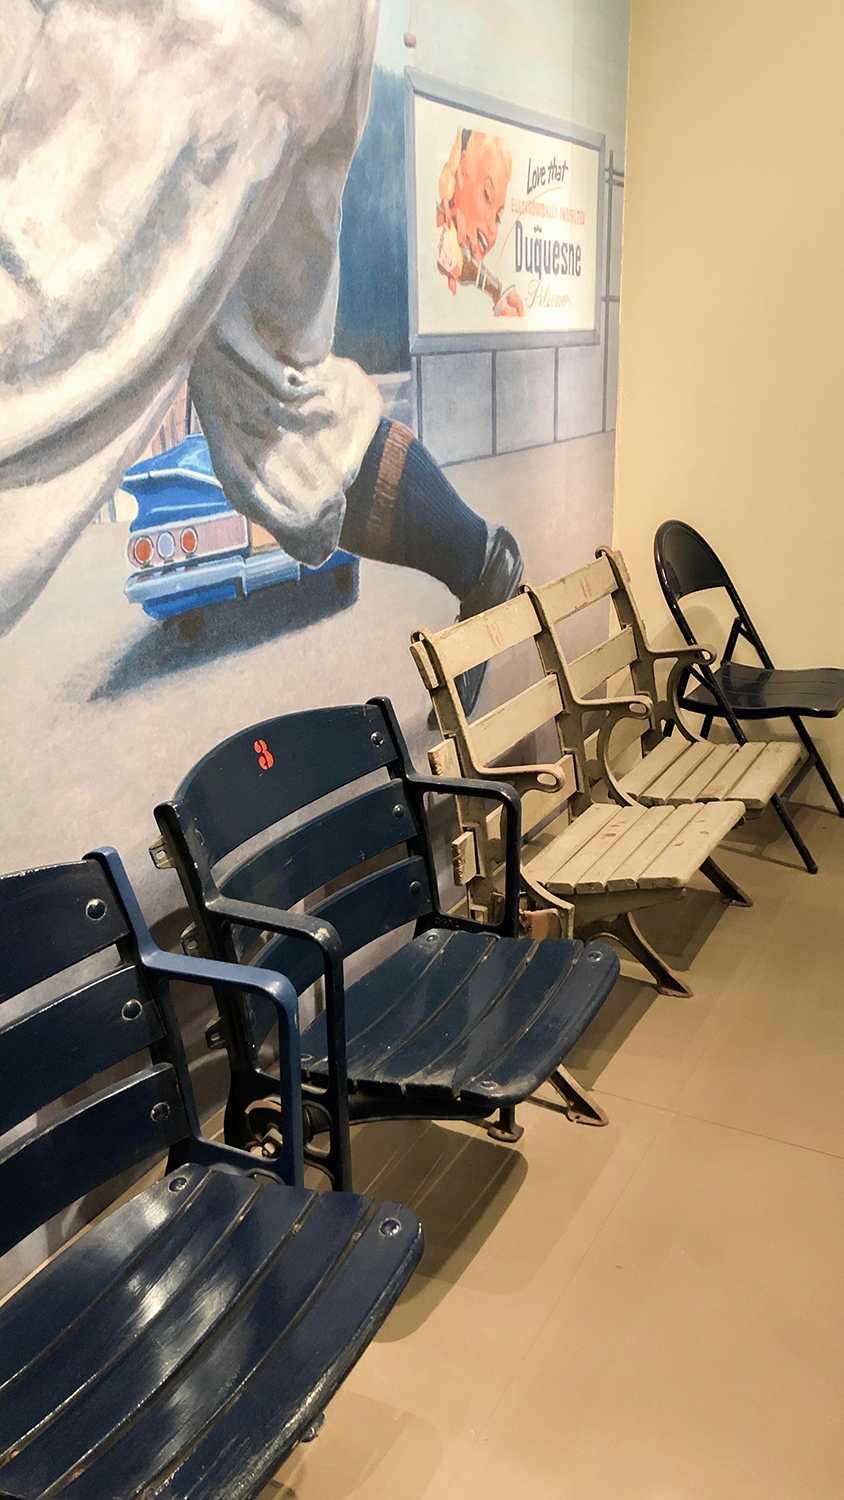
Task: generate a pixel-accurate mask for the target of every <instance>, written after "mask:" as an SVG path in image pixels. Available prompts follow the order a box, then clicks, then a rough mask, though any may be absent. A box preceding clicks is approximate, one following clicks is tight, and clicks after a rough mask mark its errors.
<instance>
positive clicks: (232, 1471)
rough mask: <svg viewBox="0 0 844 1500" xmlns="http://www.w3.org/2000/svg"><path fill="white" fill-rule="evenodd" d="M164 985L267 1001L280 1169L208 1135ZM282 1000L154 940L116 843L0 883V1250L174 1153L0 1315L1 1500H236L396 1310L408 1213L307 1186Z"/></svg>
mask: <svg viewBox="0 0 844 1500" xmlns="http://www.w3.org/2000/svg"><path fill="white" fill-rule="evenodd" d="M109 949H111V950H116V952H114V951H113V955H109V954H108V953H107V950H109ZM97 955H100V957H97ZM110 956H113V959H114V962H111V963H109V958H110ZM83 960H94V961H95V962H94V964H93V968H94V970H95V977H91V974H90V970H91V968H92V964H91V963H89V964H88V965H86V969H87V975H86V976H83V977H82V978H81V979H80V970H79V965H80V964H81V962H82V961H83ZM106 965H108V967H107V969H106V971H105V972H104V968H106ZM72 966H73V968H74V972H72V973H66V972H65V971H68V970H70V969H71V967H72ZM171 979H180V980H188V981H190V982H191V983H197V982H198V983H201V984H213V985H214V987H215V989H216V991H217V993H218V994H223V993H230V991H231V988H232V985H233V984H234V985H236V986H237V990H238V993H248V994H251V995H253V996H260V997H261V999H262V1001H263V1003H264V1004H266V1005H267V1006H268V1007H269V1009H270V1011H271V1013H272V1014H273V1015H274V1017H275V1021H276V1029H277V1033H278V1041H279V1049H280V1056H281V1076H282V1078H283V1084H282V1088H281V1100H282V1102H281V1112H282V1119H283V1135H282V1144H281V1147H280V1150H279V1154H278V1156H277V1158H276V1159H275V1160H274V1161H273V1162H261V1161H258V1160H256V1158H255V1157H254V1156H249V1155H247V1154H246V1153H245V1152H242V1151H237V1150H235V1149H233V1148H232V1147H230V1146H226V1145H221V1144H219V1145H218V1144H215V1143H214V1142H212V1141H210V1140H208V1139H207V1138H206V1137H205V1136H203V1134H202V1132H201V1130H200V1126H199V1122H198V1119H197V1115H196V1108H195V1104H194V1100H193V1094H192V1091H191V1086H190V1080H189V1077H188V1071H187V1066H186V1063H185V1057H184V1052H183V1050H182V1043H181V1040H180V1036H179V1031H178V1027H177V1023H176V1019H175V1015H174V1012H173V1008H172V1004H171V1000H170V993H169V981H170V980H171ZM26 992H29V993H26ZM13 998H14V999H15V1004H14V1005H8V1006H6V1005H3V1004H2V1002H7V1001H10V1000H12V999H13ZM296 1008H297V1002H296V997H295V995H294V993H293V991H292V989H291V987H290V984H289V983H288V981H287V980H286V979H282V978H280V977H279V976H278V975H274V974H267V973H256V972H255V971H254V970H252V969H245V968H241V969H239V970H237V971H236V972H235V973H234V976H233V975H232V972H231V969H230V968H229V967H228V966H227V965H224V964H216V963H205V962H202V961H196V960H191V959H188V958H183V957H182V956H181V955H179V956H178V957H176V956H173V955H171V954H169V953H162V952H161V951H160V950H159V949H158V948H156V947H155V945H154V943H153V942H152V939H151V937H150V935H149V932H148V931H147V929H146V927H145V926H144V923H143V919H142V917H141V915H140V912H139V910H138V907H137V905H136V903H135V900H134V897H133V895H132V891H131V888H130V886H129V883H128V881H127V878H126V875H125V872H124V870H123V867H122V865H121V864H120V861H119V860H118V858H117V856H116V854H115V853H114V851H113V850H98V851H96V852H95V853H94V854H91V855H89V856H88V857H87V858H86V859H84V860H82V861H81V862H79V863H78V864H65V865H56V866H53V867H51V868H46V869H36V870H28V871H26V872H25V873H23V874H18V875H6V876H4V877H2V878H0V1202H2V1205H3V1215H2V1219H0V1254H5V1253H6V1252H7V1251H8V1250H10V1249H11V1248H12V1247H13V1246H15V1245H17V1244H18V1243H19V1242H20V1241H22V1240H23V1239H25V1237H26V1236H27V1235H29V1234H31V1233H32V1231H33V1230H35V1229H37V1228H38V1227H39V1226H41V1225H43V1224H45V1223H47V1221H48V1220H50V1219H52V1218H53V1216H54V1215H55V1214H57V1213H59V1212H60V1211H61V1210H63V1209H65V1208H66V1207H67V1206H68V1205H70V1204H71V1203H74V1202H75V1201H76V1200H78V1199H80V1198H83V1197H84V1196H85V1195H87V1194H89V1193H91V1192H92V1191H93V1190H94V1189H96V1188H98V1187H100V1186H101V1185H103V1184H105V1183H112V1184H114V1183H115V1179H116V1178H117V1177H118V1174H121V1173H124V1172H126V1171H127V1169H129V1168H139V1167H141V1166H142V1164H144V1163H150V1164H152V1163H154V1160H155V1158H156V1157H162V1156H166V1158H167V1160H166V1171H165V1175H164V1176H163V1177H162V1178H161V1179H160V1180H158V1181H156V1182H154V1183H153V1185H152V1186H148V1187H146V1188H143V1189H138V1190H136V1192H135V1194H134V1196H133V1197H131V1198H130V1199H129V1201H127V1202H125V1203H124V1204H123V1205H122V1206H121V1207H119V1208H116V1209H115V1210H114V1211H113V1212H111V1213H110V1214H109V1215H108V1216H107V1217H106V1218H104V1219H103V1220H102V1221H101V1222H100V1223H98V1224H96V1225H95V1226H94V1227H92V1228H87V1229H85V1230H84V1231H83V1233H82V1234H81V1236H80V1237H79V1238H77V1239H75V1240H73V1241H72V1242H71V1243H70V1244H68V1245H67V1246H66V1247H65V1249H63V1250H62V1251H61V1252H60V1253H59V1254H58V1255H57V1256H55V1258H54V1259H52V1260H50V1261H48V1262H47V1263H46V1264H45V1265H43V1266H42V1267H41V1268H40V1269H39V1270H38V1271H37V1272H36V1274H35V1276H34V1277H33V1278H32V1279H30V1280H29V1281H27V1282H24V1283H23V1285H21V1286H20V1287H19V1288H18V1289H17V1291H15V1292H14V1293H13V1294H12V1296H11V1298H10V1299H9V1300H7V1301H6V1302H5V1303H4V1304H3V1306H2V1307H0V1496H2V1497H12V1500H37V1497H46V1496H48V1495H49V1496H51V1497H57V1500H59V1497H60V1500H137V1497H139V1496H141V1495H143V1496H144V1497H146V1500H186V1497H187V1496H190V1497H191V1500H232V1497H233V1496H237V1497H239V1500H251V1497H254V1496H256V1495H257V1494H258V1492H259V1491H260V1490H261V1489H262V1488H263V1486H264V1484H265V1483H266V1482H267V1480H268V1479H269V1478H270V1476H271V1475H272V1473H273V1472H274V1471H275V1469H276V1468H277V1467H278V1465H279V1463H280V1462H281V1460H282V1459H283V1458H284V1456H285V1454H286V1453H288V1452H289V1450H290V1449H291V1448H292V1447H293V1445H294V1444H295V1443H296V1442H297V1441H299V1440H306V1439H308V1438H309V1437H310V1436H312V1435H313V1433H314V1430H315V1428H316V1426H317V1425H318V1424H319V1421H320V1414H321V1412H322V1410H323V1408H324V1406H325V1405H326V1403H327V1401H328V1400H329V1399H330V1397H331V1396H332V1395H333V1394H334V1391H335V1390H336V1389H337V1387H338V1385H339V1384H340V1382H341V1381H342V1380H343V1379H344V1378H345V1376H346V1375H347V1374H348V1372H349V1370H350V1369H351V1367H352V1365H353V1364H354V1363H355V1361H356V1360H357V1358H358V1357H359V1355H360V1354H361V1353H362V1352H363V1350H364V1349H365V1347H366V1345H367V1344H368V1343H369V1341H370V1340H371V1338H372V1337H373V1335H374V1333H375V1332H376V1331H377V1329H378V1328H379V1327H380V1325H381V1323H382V1322H383V1320H384V1318H385V1317H386V1315H387V1313H388V1312H389V1310H390V1308H391V1307H392V1305H393V1303H394V1302H395V1301H396V1298H397V1297H398V1295H399V1293H400V1291H401V1289H402V1287H403V1286H404V1285H405V1283H406V1282H407V1280H408V1278H409V1277H410V1275H411V1273H412V1270H413V1267H414V1266H415V1264H416V1262H417V1261H418V1259H419V1256H420V1254H421V1249H422V1232H421V1228H420V1225H419V1222H418V1220H417V1219H416V1217H415V1216H414V1215H413V1214H412V1213H410V1212H409V1211H408V1210H407V1209H405V1208H401V1207H399V1206H397V1205H395V1204H392V1203H382V1204H375V1203H373V1202H372V1201H371V1200H370V1199H368V1198H358V1197H353V1196H351V1195H350V1194H334V1193H323V1194H321V1195H317V1194H314V1193H311V1192H306V1191H305V1190H304V1188H303V1187H302V1186H301V1182H302V1159H301V1105H300V1098H299V1049H298V1032H297V1024H296ZM4 1011H5V1012H6V1015H5V1016H4V1014H3V1012H4ZM7 1017H8V1018H7ZM115 1068H118V1069H119V1072H118V1077H119V1081H117V1082H114V1081H105V1082H104V1079H103V1075H104V1074H107V1076H109V1077H110V1078H112V1079H113V1078H114V1076H115V1074H114V1072H113V1071H112V1072H110V1073H107V1070H114V1069H115ZM71 1090H73V1091H75V1098H76V1100H77V1102H73V1103H70V1102H68V1101H67V1099H66V1098H65V1096H66V1095H68V1094H69V1093H70V1091H71ZM83 1090H84V1093H83V1096H82V1097H81V1098H80V1097H79V1095H80V1091H83ZM42 1110H45V1111H46V1113H45V1114H43V1115H42V1114H41V1111H42ZM285 1179H286V1180H285ZM117 1186H118V1187H119V1184H118V1185H117ZM115 1190H116V1189H115Z"/></svg>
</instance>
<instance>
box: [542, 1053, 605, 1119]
mask: <svg viewBox="0 0 844 1500" xmlns="http://www.w3.org/2000/svg"><path fill="white" fill-rule="evenodd" d="M548 1082H549V1083H550V1084H551V1085H552V1087H553V1088H555V1089H556V1090H557V1093H558V1094H559V1095H560V1097H561V1098H562V1100H563V1106H564V1109H563V1112H564V1114H565V1116H566V1119H568V1120H572V1121H573V1122H574V1124H575V1125H608V1124H609V1118H608V1116H607V1115H606V1114H605V1113H604V1111H603V1110H602V1109H601V1106H600V1104H596V1103H595V1100H594V1099H593V1098H592V1095H591V1094H590V1093H589V1092H588V1090H586V1089H583V1088H581V1087H580V1084H579V1083H578V1082H577V1080H576V1079H575V1078H572V1076H571V1073H569V1072H567V1071H566V1069H565V1068H564V1067H563V1066H562V1064H561V1065H560V1067H559V1068H555V1069H554V1072H553V1073H551V1075H550V1076H549V1079H548Z"/></svg>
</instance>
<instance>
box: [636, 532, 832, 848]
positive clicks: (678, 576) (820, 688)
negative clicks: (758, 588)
mask: <svg viewBox="0 0 844 1500" xmlns="http://www.w3.org/2000/svg"><path fill="white" fill-rule="evenodd" d="M654 557H655V561H656V571H657V574H658V576H659V581H660V585H661V587H662V592H663V594H664V595H665V599H666V603H667V604H668V607H669V609H670V610H671V613H672V615H673V616H674V619H675V620H676V621H677V624H678V625H679V627H680V630H681V631H682V633H683V637H684V639H685V640H686V641H688V643H689V644H690V645H693V644H694V643H695V637H694V631H693V630H692V628H691V625H690V624H689V621H688V619H687V618H686V615H685V614H684V612H683V610H682V609H681V608H680V600H681V599H683V598H685V597H686V596H687V595H689V594H696V593H700V592H701V591H702V590H704V589H721V588H722V589H725V590H726V592H727V594H728V596H729V599H730V602H731V604H732V606H733V608H734V609H735V612H736V617H735V619H734V621H733V623H732V626H731V627H730V633H729V635H728V637H727V643H726V646H725V647H724V652H723V655H722V657H721V663H720V666H719V667H718V668H717V669H716V670H714V671H713V669H712V668H711V667H708V666H705V665H704V664H703V663H700V664H697V665H695V666H693V667H692V668H691V669H690V672H689V675H688V676H687V677H686V679H685V681H684V683H683V685H682V689H681V692H680V695H679V701H680V706H681V707H682V708H684V709H687V710H688V711H689V712H691V713H695V714H701V715H702V716H703V724H702V728H701V734H702V736H703V738H704V739H706V738H708V735H709V732H710V730H711V728H712V723H713V720H714V719H716V718H723V719H725V720H726V722H727V723H728V724H729V727H730V729H731V730H732V732H733V734H734V735H735V737H736V739H737V740H738V741H739V743H740V744H746V743H747V736H746V735H745V733H744V731H743V729H742V727H741V722H740V721H741V720H742V719H790V720H791V722H792V724H793V725H794V728H795V730H796V731H797V734H798V736H799V738H800V741H801V743H802V745H803V747H804V749H805V751H806V757H807V758H806V760H805V761H804V762H803V764H802V765H801V767H800V769H799V771H798V773H797V776H796V777H795V778H794V780H793V781H792V783H791V785H790V787H789V788H787V789H786V792H785V794H784V795H786V796H787V795H789V794H790V793H791V792H793V791H794V790H795V788H796V787H797V785H798V784H799V782H800V781H802V779H803V777H804V776H806V775H808V773H809V771H811V769H812V767H814V768H815V770H816V771H817V773H818V775H819V776H820V778H821V781H822V782H823V784H824V786H825V787H826V789H827V791H828V792H829V795H830V797H831V798H832V801H833V803H834V805H835V810H836V812H837V813H838V814H839V817H842V818H844V798H842V795H841V793H840V791H839V790H838V787H837V786H836V784H835V782H834V781H833V779H832V776H831V775H830V773H829V769H828V767H827V766H826V764H825V763H824V760H823V758H822V756H821V753H820V751H819V750H818V747H817V745H816V744H815V741H814V740H813V739H812V736H811V735H810V733H809V731H808V729H807V728H806V726H805V724H804V723H803V720H804V718H815V719H834V718H835V717H836V715H837V714H839V713H840V712H841V710H842V708H844V669H842V668H840V667H815V668H808V669H803V670H799V671H790V670H783V669H782V668H777V667H775V666H774V663H773V661H772V660H771V657H770V656H769V654H768V651H767V650H766V648H765V645H764V643H763V641H762V638H761V636H760V635H759V632H758V630H757V629H756V627H755V625H754V624H753V621H752V620H751V618H750V615H749V614H748V612H747V609H746V608H745V605H744V603H743V602H742V599H741V597H740V595H739V593H738V590H737V588H736V586H735V584H734V583H733V581H732V579H731V578H730V576H729V574H728V572H727V570H726V568H725V567H724V564H723V563H722V562H721V560H720V558H719V557H718V556H717V554H716V553H715V552H714V551H713V549H712V548H711V547H710V545H709V543H708V542H707V541H705V540H704V538H703V537H702V536H701V535H700V533H699V532H697V531H695V530H694V528H693V527H692V526H689V525H688V524H687V523H686V522H685V521H663V523H662V525H661V526H660V527H659V529H658V531H657V533H656V537H655V539H654ZM740 639H744V640H745V641H747V643H748V644H749V645H750V646H751V647H752V648H753V650H754V651H755V652H756V655H757V656H758V658H759V662H760V665H759V666H758V667H757V666H752V665H746V664H745V663H743V662H736V661H733V652H734V651H735V649H736V647H737V645H738V643H739V640H740ZM689 676H690V677H691V678H692V679H694V680H695V681H696V683H697V686H696V687H695V688H694V689H693V690H692V691H691V692H687V691H686V688H687V686H688V681H689ZM771 801H772V803H773V806H774V807H775V808H776V810H777V813H778V814H779V817H780V819H781V821H782V823H783V825H784V827H785V829H786V831H787V833H788V834H789V837H790V838H791V840H792V842H793V843H794V845H795V847H796V848H797V850H798V851H799V853H800V856H801V858H802V860H803V863H804V864H805V866H806V868H807V870H809V871H810V873H811V874H813V875H814V874H816V873H817V868H818V867H817V864H816V863H815V861H814V859H813V858H812V855H811V854H810V852H809V850H808V849H807V847H806V844H805V843H804V841H803V839H802V838H801V837H800V834H799V833H798V831H797V829H796V828H795V826H794V822H793V820H792V818H791V815H790V813H789V812H788V810H787V809H786V807H785V806H784V802H783V798H781V797H772V799H771Z"/></svg>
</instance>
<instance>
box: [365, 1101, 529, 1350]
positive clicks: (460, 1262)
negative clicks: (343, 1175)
mask: <svg viewBox="0 0 844 1500" xmlns="http://www.w3.org/2000/svg"><path fill="white" fill-rule="evenodd" d="M475 1131H477V1133H474V1132H475ZM352 1149H353V1161H354V1179H355V1189H356V1191H357V1192H365V1193H371V1194H372V1195H373V1196H374V1197H375V1198H381V1199H388V1200H392V1201H393V1202H399V1203H405V1204H407V1205H408V1207H410V1208H412V1209H413V1210H414V1211H415V1212H416V1213H417V1214H418V1215H419V1217H420V1219H421V1220H422V1224H423V1227H424V1230H425V1253H424V1256H423V1259H422V1263H421V1265H420V1268H419V1271H418V1272H417V1274H416V1276H415V1277H414V1278H413V1280H412V1281H411V1283H410V1286H409V1287H408V1289H407V1291H406V1292H405V1294H404V1296H403V1298H402V1302H401V1310H400V1312H398V1313H394V1314H393V1317H392V1318H391V1320H390V1323H389V1324H388V1325H387V1328H386V1330H383V1331H382V1333H381V1335H380V1337H381V1338H387V1339H391V1338H392V1339H398V1338H404V1337H405V1336H406V1335H407V1334H408V1333H409V1332H411V1331H412V1329H413V1328H415V1327H418V1326H419V1325H420V1324H421V1323H423V1322H424V1321H425V1319H426V1318H427V1316H428V1314H429V1313H430V1312H431V1310H432V1307H434V1306H436V1304H437V1303H438V1302H439V1301H441V1299H442V1297H443V1296H444V1295H445V1293H446V1291H447V1290H448V1288H449V1286H452V1285H453V1284H454V1283H455V1282H457V1281H458V1280H459V1279H460V1277H461V1276H462V1275H463V1274H464V1272H465V1271H466V1268H467V1266H468V1265H469V1264H470V1263H471V1261H472V1260H473V1259H474V1257H475V1256H476V1255H477V1253H478V1251H479V1250H480V1249H481V1248H482V1246H483V1244H484V1243H485V1241H486V1239H487V1238H488V1236H489V1235H490V1233H491V1232H492V1230H493V1229H494V1228H495V1225H496V1224H497V1223H498V1221H499V1220H500V1219H501V1218H502V1216H503V1215H504V1213H505V1212H506V1210H507V1209H508V1208H509V1206H510V1204H511V1203H512V1201H513V1199H514V1198H515V1196H516V1194H517V1193H518V1191H519V1189H520V1187H521V1186H522V1184H523V1182H524V1180H525V1177H526V1175H527V1162H526V1160H525V1158H524V1156H522V1155H521V1153H520V1152H519V1151H518V1150H514V1149H513V1147H512V1146H506V1145H500V1144H498V1143H496V1142H494V1141H491V1140H490V1139H489V1137H488V1136H487V1135H486V1134H485V1133H483V1127H482V1126H472V1127H469V1128H468V1129H467V1130H463V1129H459V1130H458V1129H451V1128H449V1127H448V1126H444V1125H441V1124H436V1123H432V1122H427V1123H426V1122H423V1121H417V1120H406V1121H404V1120H403V1121H389V1122H385V1123H383V1124H381V1123H379V1124H367V1125H363V1126H361V1127H360V1129H358V1130H356V1131H355V1132H354V1140H353V1148H352ZM528 1259H530V1254H528ZM521 1269H522V1270H524V1267H522V1268H521Z"/></svg>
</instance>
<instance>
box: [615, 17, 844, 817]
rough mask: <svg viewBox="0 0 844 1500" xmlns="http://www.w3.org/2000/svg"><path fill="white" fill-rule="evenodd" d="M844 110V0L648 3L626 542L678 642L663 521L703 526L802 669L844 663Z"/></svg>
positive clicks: (623, 438) (629, 378) (626, 332)
mask: <svg viewBox="0 0 844 1500" xmlns="http://www.w3.org/2000/svg"><path fill="white" fill-rule="evenodd" d="M842 125H844V5H842V3H841V0H633V3H632V30H631V57H630V97H629V112H628V138H627V182H626V191H625V223H624V269H623V281H622V303H621V371H620V381H621V395H620V411H619V424H618V480H617V486H618V487H617V510H616V537H617V545H618V546H620V547H621V548H622V550H623V551H624V553H625V555H626V557H627V560H628V564H629V566H630V569H631V572H632V574H633V578H634V582H635V583H636V585H637V587H638V591H639V594H640V597H641V601H642V605H643V609H644V613H645V616H646V619H647V621H648V623H649V625H650V626H651V628H652V632H653V633H654V634H662V633H663V632H664V635H665V638H666V639H673V638H674V637H673V635H670V636H669V634H668V631H667V630H666V629H665V627H666V625H667V622H668V620H669V617H668V613H667V610H666V608H665V605H664V603H663V601H662V596H661V594H660V592H659V588H658V585H657V582H656V575H655V573H654V567H653V561H652V545H653V534H654V531H655V529H656V526H657V525H658V523H659V522H660V521H662V520H664V519H665V518H667V517H669V516H679V517H681V518H683V519H685V520H688V521H690V522H691V523H692V524H693V525H695V526H697V527H698V529H699V530H701V531H702V532H703V533H704V534H705V535H706V536H707V537H708V538H709V539H710V540H711V541H712V543H713V545H714V546H715V548H716V551H718V552H720V553H721V555H722V557H723V559H724V561H725V562H726V564H727V566H728V567H729V568H730V569H731V570H732V571H733V574H734V577H735V579H736V582H737V583H738V586H739V589H740V591H741V592H742V593H743V594H744V597H745V601H746V603H747V604H748V606H749V608H750V610H751V614H752V615H754V616H755V618H756V623H757V625H758V626H759V629H760V632H761V634H762V636H763V639H764V638H767V641H768V646H769V649H770V650H771V651H772V654H773V656H774V660H775V661H777V663H778V664H779V665H783V666H812V665H821V664H828V665H834V666H844V510H843V509H842V492H844V422H842V399H843V398H844V380H842V363H844V327H843V326H842V324H844V181H842V178H844V146H842V140H841V135H842ZM698 628H699V627H698ZM818 738H819V740H820V741H821V742H826V743H827V745H828V747H829V749H830V751H831V753H832V759H833V762H834V767H835V769H836V770H837V776H838V779H839V781H840V782H844V716H842V719H840V720H838V721H833V722H832V723H831V724H830V723H829V722H825V723H824V722H822V723H821V725H820V729H819V735H818ZM805 796H806V799H807V800H811V801H816V800H817V801H823V794H822V793H821V792H820V790H819V784H818V782H817V779H816V778H815V777H812V778H810V780H809V782H807V783H806V784H805Z"/></svg>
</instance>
